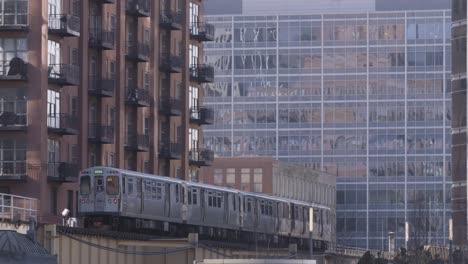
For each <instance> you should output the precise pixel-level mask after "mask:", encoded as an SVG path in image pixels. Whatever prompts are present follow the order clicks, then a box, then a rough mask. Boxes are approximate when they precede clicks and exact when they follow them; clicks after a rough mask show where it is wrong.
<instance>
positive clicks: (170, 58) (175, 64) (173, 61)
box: [159, 53, 183, 73]
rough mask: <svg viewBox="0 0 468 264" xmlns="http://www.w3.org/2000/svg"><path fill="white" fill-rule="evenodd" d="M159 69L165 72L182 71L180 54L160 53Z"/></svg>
mask: <svg viewBox="0 0 468 264" xmlns="http://www.w3.org/2000/svg"><path fill="white" fill-rule="evenodd" d="M159 60H160V63H159V70H160V71H162V72H166V73H181V72H182V65H183V62H182V57H181V56H180V55H171V54H169V53H162V54H161V55H160V58H159Z"/></svg>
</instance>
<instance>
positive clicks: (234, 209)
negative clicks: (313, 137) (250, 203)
mask: <svg viewBox="0 0 468 264" xmlns="http://www.w3.org/2000/svg"><path fill="white" fill-rule="evenodd" d="M236 199H237V197H236V196H234V195H233V196H232V210H233V211H236Z"/></svg>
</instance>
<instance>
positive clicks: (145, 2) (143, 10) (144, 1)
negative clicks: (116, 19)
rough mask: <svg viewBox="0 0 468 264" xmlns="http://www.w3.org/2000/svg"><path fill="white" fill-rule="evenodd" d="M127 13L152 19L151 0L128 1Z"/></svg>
mask: <svg viewBox="0 0 468 264" xmlns="http://www.w3.org/2000/svg"><path fill="white" fill-rule="evenodd" d="M126 13H127V15H129V16H136V17H150V15H151V3H150V1H149V0H127V7H126Z"/></svg>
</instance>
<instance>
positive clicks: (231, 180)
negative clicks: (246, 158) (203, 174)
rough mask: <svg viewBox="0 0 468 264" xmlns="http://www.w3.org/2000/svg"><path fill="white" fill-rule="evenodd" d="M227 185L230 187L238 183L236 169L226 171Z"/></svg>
mask: <svg viewBox="0 0 468 264" xmlns="http://www.w3.org/2000/svg"><path fill="white" fill-rule="evenodd" d="M226 183H227V184H228V185H234V184H235V183H236V169H234V168H228V169H226Z"/></svg>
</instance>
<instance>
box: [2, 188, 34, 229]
mask: <svg viewBox="0 0 468 264" xmlns="http://www.w3.org/2000/svg"><path fill="white" fill-rule="evenodd" d="M37 206H38V200H37V199H34V198H29V197H24V196H18V195H11V194H5V193H0V219H1V220H2V221H10V222H18V221H23V222H28V221H29V220H30V218H34V219H37Z"/></svg>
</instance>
